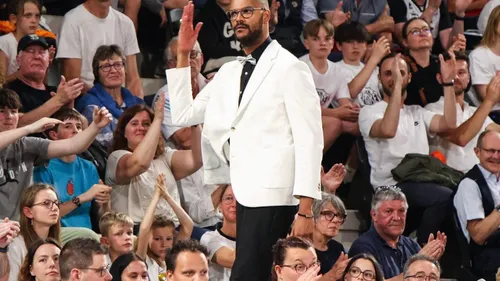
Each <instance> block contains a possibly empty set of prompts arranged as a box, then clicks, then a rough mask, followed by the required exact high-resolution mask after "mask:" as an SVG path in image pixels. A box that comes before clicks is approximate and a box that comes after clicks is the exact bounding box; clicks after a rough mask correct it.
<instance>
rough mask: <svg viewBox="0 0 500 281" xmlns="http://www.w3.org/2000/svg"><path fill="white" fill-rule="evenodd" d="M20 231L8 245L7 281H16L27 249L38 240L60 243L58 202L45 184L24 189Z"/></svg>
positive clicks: (54, 192)
mask: <svg viewBox="0 0 500 281" xmlns="http://www.w3.org/2000/svg"><path fill="white" fill-rule="evenodd" d="M20 210H21V211H20V213H21V214H20V218H21V219H20V221H19V224H20V225H21V231H20V232H19V236H17V237H16V238H15V239H14V240H13V241H12V243H11V244H10V245H9V251H8V256H9V262H8V263H9V281H17V280H18V276H19V274H20V270H21V266H22V264H23V262H24V259H25V257H26V254H27V253H28V249H29V248H30V246H31V245H32V244H33V243H34V242H35V241H36V240H37V239H47V238H52V239H54V240H56V241H58V242H59V241H60V240H59V239H60V234H61V223H60V222H59V201H58V200H57V194H56V191H55V189H54V188H53V187H52V186H50V185H46V184H34V185H32V186H31V187H29V188H27V189H26V191H25V192H24V193H23V195H22V197H21V203H20Z"/></svg>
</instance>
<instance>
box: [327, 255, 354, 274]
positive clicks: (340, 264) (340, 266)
mask: <svg viewBox="0 0 500 281" xmlns="http://www.w3.org/2000/svg"><path fill="white" fill-rule="evenodd" d="M350 260H351V259H350V258H348V256H347V254H345V253H344V252H342V253H340V256H339V258H338V259H337V261H336V262H335V264H334V265H333V267H332V269H330V272H333V273H334V277H335V278H334V279H333V280H341V279H342V275H343V274H344V271H345V269H346V267H347V264H348V263H349V261H350Z"/></svg>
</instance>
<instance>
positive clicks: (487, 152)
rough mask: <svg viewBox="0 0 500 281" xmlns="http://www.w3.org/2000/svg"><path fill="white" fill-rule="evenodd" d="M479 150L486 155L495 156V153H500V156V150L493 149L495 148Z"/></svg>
mask: <svg viewBox="0 0 500 281" xmlns="http://www.w3.org/2000/svg"><path fill="white" fill-rule="evenodd" d="M479 149H481V150H482V151H484V152H486V154H491V155H493V154H495V153H498V154H500V149H493V148H482V147H480V148H479Z"/></svg>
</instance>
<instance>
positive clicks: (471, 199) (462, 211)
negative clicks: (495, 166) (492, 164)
mask: <svg viewBox="0 0 500 281" xmlns="http://www.w3.org/2000/svg"><path fill="white" fill-rule="evenodd" d="M479 170H480V171H481V173H482V174H483V176H484V179H485V180H486V183H487V184H488V188H489V189H490V191H491V196H492V197H493V203H494V206H497V205H498V204H500V181H497V178H496V176H495V175H494V174H492V173H490V172H488V171H487V170H486V169H484V168H483V167H482V166H481V165H479ZM481 198H482V196H481V191H479V186H478V185H477V183H476V182H475V181H473V180H472V179H469V178H465V179H464V180H463V181H461V182H460V184H459V185H458V190H457V194H456V195H455V197H454V198H453V205H455V208H456V209H457V215H458V220H459V221H460V226H461V227H462V231H463V233H464V236H465V237H466V238H467V240H470V237H469V231H467V222H468V221H471V220H478V219H479V220H481V219H484V218H485V214H484V208H483V201H482V199H481ZM487 215H489V214H487Z"/></svg>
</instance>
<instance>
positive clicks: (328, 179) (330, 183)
mask: <svg viewBox="0 0 500 281" xmlns="http://www.w3.org/2000/svg"><path fill="white" fill-rule="evenodd" d="M345 173H346V170H345V167H344V165H342V164H340V163H339V164H335V165H333V167H332V168H331V169H330V171H328V173H326V174H325V171H324V170H323V168H321V183H322V184H323V186H324V187H325V189H326V190H327V191H328V192H330V193H335V191H337V189H338V188H339V186H340V185H341V184H342V181H343V180H344V177H345ZM336 280H337V279H336Z"/></svg>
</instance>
